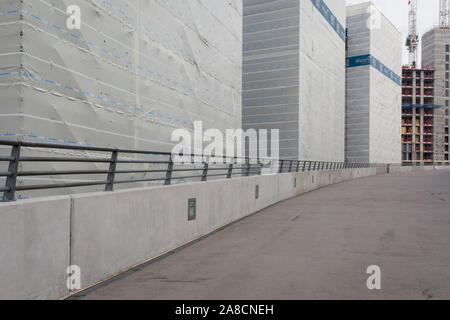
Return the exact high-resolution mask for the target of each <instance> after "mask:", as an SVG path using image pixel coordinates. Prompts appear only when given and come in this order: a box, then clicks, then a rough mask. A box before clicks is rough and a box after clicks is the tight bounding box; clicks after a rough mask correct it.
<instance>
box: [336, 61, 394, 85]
mask: <svg viewBox="0 0 450 320" xmlns="http://www.w3.org/2000/svg"><path fill="white" fill-rule="evenodd" d="M368 65H370V66H372V67H373V68H375V69H376V70H378V71H379V72H381V73H382V74H384V75H385V76H386V77H387V78H389V79H391V80H392V81H394V82H395V83H396V84H397V85H399V86H401V85H402V77H400V76H399V75H398V74H396V73H395V72H394V71H392V70H391V69H389V68H388V67H386V66H385V65H384V64H383V63H382V62H381V61H380V60H378V59H377V58H375V57H373V56H372V55H370V54H365V55H361V56H355V57H349V58H347V59H346V62H345V67H346V68H355V67H361V66H368Z"/></svg>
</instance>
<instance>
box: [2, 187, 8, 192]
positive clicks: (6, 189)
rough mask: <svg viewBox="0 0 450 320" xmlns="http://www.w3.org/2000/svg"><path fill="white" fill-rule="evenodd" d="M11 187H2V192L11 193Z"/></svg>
mask: <svg viewBox="0 0 450 320" xmlns="http://www.w3.org/2000/svg"><path fill="white" fill-rule="evenodd" d="M9 190H10V188H9V187H0V192H4V191H9Z"/></svg>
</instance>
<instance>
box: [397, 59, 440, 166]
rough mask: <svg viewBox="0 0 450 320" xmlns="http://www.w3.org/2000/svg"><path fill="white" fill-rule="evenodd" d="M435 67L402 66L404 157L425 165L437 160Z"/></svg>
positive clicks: (404, 161) (406, 160)
mask: <svg viewBox="0 0 450 320" xmlns="http://www.w3.org/2000/svg"><path fill="white" fill-rule="evenodd" d="M434 73H435V70H434V68H424V69H419V68H413V67H408V66H405V67H403V75H402V76H403V85H402V104H403V114H402V161H403V163H404V164H406V165H426V164H432V163H433V162H436V161H437V160H438V156H437V154H436V153H435V150H436V147H437V146H436V131H435V128H436V127H438V126H439V124H440V119H439V117H436V116H435V115H436V114H437V112H438V110H439V109H440V108H441V107H440V106H437V105H435V102H434V90H435V80H434Z"/></svg>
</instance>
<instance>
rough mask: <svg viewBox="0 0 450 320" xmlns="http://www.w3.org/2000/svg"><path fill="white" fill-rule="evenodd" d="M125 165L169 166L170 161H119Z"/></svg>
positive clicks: (118, 161)
mask: <svg viewBox="0 0 450 320" xmlns="http://www.w3.org/2000/svg"><path fill="white" fill-rule="evenodd" d="M117 163H123V164H168V163H170V161H150V160H117Z"/></svg>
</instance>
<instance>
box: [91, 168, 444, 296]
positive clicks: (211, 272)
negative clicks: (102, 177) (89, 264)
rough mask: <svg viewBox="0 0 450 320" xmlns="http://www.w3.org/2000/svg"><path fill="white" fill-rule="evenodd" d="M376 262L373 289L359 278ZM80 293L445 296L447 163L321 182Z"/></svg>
mask: <svg viewBox="0 0 450 320" xmlns="http://www.w3.org/2000/svg"><path fill="white" fill-rule="evenodd" d="M370 265H378V266H380V268H381V271H382V289H381V290H379V291H369V290H368V289H367V287H366V280H367V278H368V277H369V275H368V274H366V270H367V267H368V266H370ZM85 294H86V295H85V296H82V298H84V299H450V171H449V170H442V171H430V172H415V173H404V174H391V175H383V176H376V177H371V178H365V179H359V180H355V181H349V182H345V183H341V184H338V185H334V186H330V187H327V188H324V189H321V190H318V191H315V192H312V193H309V194H306V195H303V196H300V197H297V198H294V199H291V200H288V201H285V202H283V203H280V204H278V205H276V206H273V207H271V208H268V209H266V210H264V211H262V212H261V213H259V214H257V215H254V216H252V217H249V218H247V219H245V220H243V221H240V222H238V223H236V224H234V225H232V226H230V227H228V228H226V229H224V230H222V231H219V232H217V233H215V234H213V235H211V236H210V237H208V238H206V239H204V240H201V241H199V242H197V243H195V244H193V245H192V246H190V247H187V248H185V249H183V250H181V251H179V252H176V253H175V254H173V255H169V256H168V257H166V258H164V259H161V260H159V261H157V262H155V263H153V264H150V265H148V266H145V267H143V268H142V269H140V270H138V271H136V272H132V273H131V274H128V275H126V276H124V277H121V278H119V279H116V280H114V281H111V282H110V283H108V284H106V285H103V286H100V287H99V288H96V289H95V290H91V291H90V292H86V293H85Z"/></svg>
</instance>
